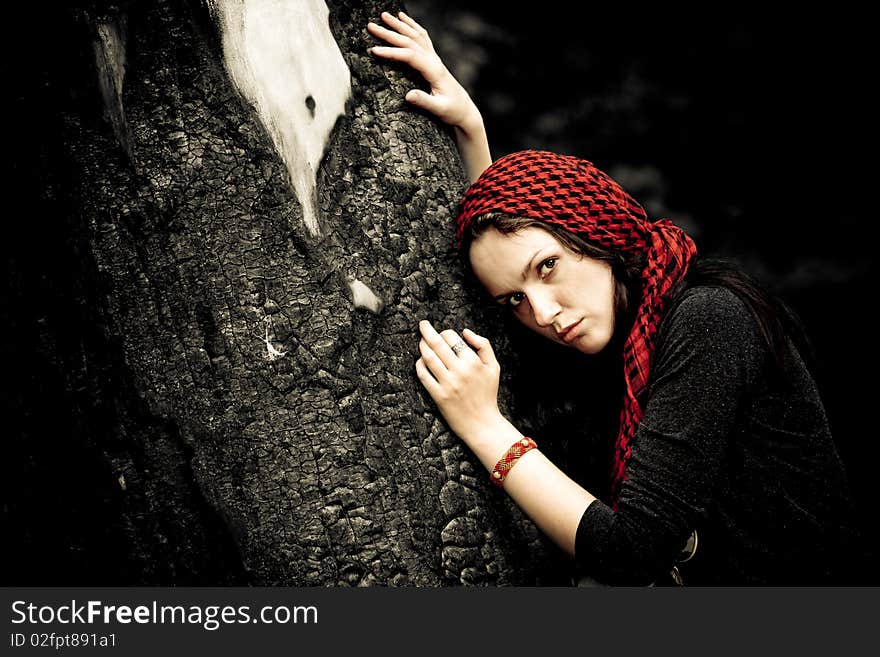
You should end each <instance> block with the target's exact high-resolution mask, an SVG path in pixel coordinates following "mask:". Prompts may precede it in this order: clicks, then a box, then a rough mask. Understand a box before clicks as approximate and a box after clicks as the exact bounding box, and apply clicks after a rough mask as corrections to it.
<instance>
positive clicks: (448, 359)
mask: <svg viewBox="0 0 880 657" xmlns="http://www.w3.org/2000/svg"><path fill="white" fill-rule="evenodd" d="M419 330H420V331H421V332H422V339H423V340H424V341H425V343H426V344H427V346H428V347H430V348H431V350H432V351H433V352H434V353H435V354H436V355H437V357H438V358H439V359H440V361H441V362H442V363H443V365H444V366H445V368H446V369H447V370H448V369H450V368H451V367H453V366H454V365H455V362H456V361H457V360H458V356H456V355H455V354H454V353H453V351H452V349H450V348H449V345H448V344H447V343H446V340H444V339H443V336H441V335H440V334H439V333H437V331H435V330H434V327H433V326H431V322H429V321H428V320H426V319H423V320H422V321H420V322H419ZM427 364H428V366H429V367H430V365H431V363H427Z"/></svg>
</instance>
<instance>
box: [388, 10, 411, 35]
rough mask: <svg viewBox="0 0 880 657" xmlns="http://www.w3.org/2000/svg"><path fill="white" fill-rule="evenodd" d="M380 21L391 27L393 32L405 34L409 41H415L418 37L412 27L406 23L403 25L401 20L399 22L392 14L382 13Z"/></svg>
mask: <svg viewBox="0 0 880 657" xmlns="http://www.w3.org/2000/svg"><path fill="white" fill-rule="evenodd" d="M382 20H383V21H385V22H386V23H388V25H390V26H391V27H393V28H394V29H395V30H397V31H398V32H400V33H401V34H405V35H406V36H408V37H410V38H411V39H416V38H418V37H419V33H418V31H417V30H416V29H415V28H414V27H412V26H411V25H409V24H407V23H404V22H403V21H402V20H400V19H399V18H396V17H395V16H393V15H392V14H389V13H388V12H387V11H383V12H382Z"/></svg>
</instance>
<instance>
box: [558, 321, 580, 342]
mask: <svg viewBox="0 0 880 657" xmlns="http://www.w3.org/2000/svg"><path fill="white" fill-rule="evenodd" d="M581 321H582V320H580V319H579V320H578V321H576V322H575V323H574V324H569V325H568V326H567V327H565V328H564V329H563V330H562V331H560V332H559V337H560V338H561V339H562V340H563V341H564V342H568V341H569V340H570V339H571V338H573V337H574V335H575V334H574V330H575V329H576V328H577V327H578V325H580V323H581Z"/></svg>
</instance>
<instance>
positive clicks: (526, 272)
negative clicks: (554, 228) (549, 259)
mask: <svg viewBox="0 0 880 657" xmlns="http://www.w3.org/2000/svg"><path fill="white" fill-rule="evenodd" d="M543 250H544V247H541V248H540V249H538V250H537V251H535V252H534V253H533V254H532V257H531V258H529V261H528V262H527V263H526V266H525V267H524V268H523V270H522V279H523V280H526V276H528V275H529V270H530V269H531V268H532V262H533V261H534V259H535V257H536V256H537V255H538V254H539V253H540V252H541V251H543ZM511 294H512V292H505V293H504V294H497V295H495V300H496V301H500V300H501V299H503V298H504V297H506V296H510V295H511Z"/></svg>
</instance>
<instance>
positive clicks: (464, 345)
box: [449, 340, 467, 356]
mask: <svg viewBox="0 0 880 657" xmlns="http://www.w3.org/2000/svg"><path fill="white" fill-rule="evenodd" d="M449 348H450V349H452V352H453V353H454V354H455V355H456V356H458V355H459V354H460V353H461V350H462V349H466V348H467V343H466V342H465V341H464V340H459V341H458V342H456V343H455V344H454V345H452V346H451V347H449Z"/></svg>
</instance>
